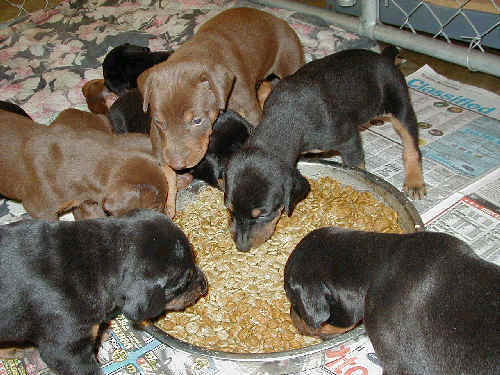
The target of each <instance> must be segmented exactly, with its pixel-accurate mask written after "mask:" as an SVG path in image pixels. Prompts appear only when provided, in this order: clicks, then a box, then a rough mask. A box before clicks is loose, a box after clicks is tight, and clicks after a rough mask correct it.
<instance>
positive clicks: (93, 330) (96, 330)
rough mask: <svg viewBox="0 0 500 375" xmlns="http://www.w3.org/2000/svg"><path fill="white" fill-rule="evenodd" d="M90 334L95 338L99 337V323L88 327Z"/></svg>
mask: <svg viewBox="0 0 500 375" xmlns="http://www.w3.org/2000/svg"><path fill="white" fill-rule="evenodd" d="M90 336H91V337H92V338H93V339H94V341H95V340H97V338H98V337H99V324H94V325H93V326H92V328H91V329H90Z"/></svg>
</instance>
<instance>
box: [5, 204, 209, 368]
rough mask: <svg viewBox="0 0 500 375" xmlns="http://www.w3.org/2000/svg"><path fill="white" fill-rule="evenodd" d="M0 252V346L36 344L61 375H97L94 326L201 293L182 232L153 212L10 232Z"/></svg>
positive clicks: (177, 304)
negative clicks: (0, 296) (117, 316)
mask: <svg viewBox="0 0 500 375" xmlns="http://www.w3.org/2000/svg"><path fill="white" fill-rule="evenodd" d="M0 247H1V249H2V251H1V252H0V294H1V295H2V296H3V297H4V298H3V301H2V304H1V306H0V315H1V316H2V319H1V320H0V341H1V342H2V344H4V345H12V344H25V343H27V344H31V345H35V346H36V347H37V348H38V350H39V352H40V356H41V358H42V359H43V360H44V361H45V363H46V364H47V365H48V366H49V367H50V368H52V369H53V370H56V371H58V373H59V374H65V375H95V374H101V370H100V368H99V364H98V363H97V360H96V356H95V353H96V348H97V345H98V344H99V343H98V342H96V338H97V332H98V327H99V325H100V324H102V323H105V322H108V321H109V320H110V319H112V318H113V317H115V316H116V315H117V314H120V313H123V314H124V315H125V316H127V317H128V318H129V319H131V320H132V321H134V322H138V323H140V322H143V321H144V320H149V319H154V318H156V317H158V316H160V315H161V314H162V313H163V312H164V311H165V310H179V309H184V308H185V307H187V306H189V305H191V304H193V303H195V301H196V300H197V299H198V298H199V297H200V296H201V295H203V294H205V293H206V291H207V281H206V279H205V275H204V274H203V272H202V271H201V270H200V269H199V268H198V267H197V266H196V265H195V262H194V254H193V250H192V247H191V245H190V243H189V242H188V240H187V238H186V236H185V235H184V233H183V232H182V231H181V230H180V229H179V228H178V227H177V226H176V225H175V224H174V223H173V222H172V221H171V220H170V218H168V217H167V216H166V215H163V214H161V213H158V212H155V211H152V210H134V211H130V212H129V213H127V214H125V215H123V216H120V217H113V218H105V219H91V220H82V221H75V222H68V221H59V222H48V221H43V220H27V221H21V222H17V223H13V224H7V225H3V226H0Z"/></svg>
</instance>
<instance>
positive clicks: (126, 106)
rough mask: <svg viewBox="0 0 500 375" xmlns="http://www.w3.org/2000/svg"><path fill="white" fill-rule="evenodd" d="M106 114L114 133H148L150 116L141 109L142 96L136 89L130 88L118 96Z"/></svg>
mask: <svg viewBox="0 0 500 375" xmlns="http://www.w3.org/2000/svg"><path fill="white" fill-rule="evenodd" d="M107 116H108V119H109V121H110V122H111V125H112V126H113V132H114V133H116V134H124V133H142V134H147V135H149V130H150V129H151V116H150V115H149V113H148V112H144V111H143V110H142V96H141V93H140V92H139V90H137V89H130V90H129V91H127V92H126V93H125V94H123V95H122V96H120V97H119V98H118V99H117V100H116V101H115V102H114V103H113V105H112V106H111V107H110V108H109V111H108V113H107Z"/></svg>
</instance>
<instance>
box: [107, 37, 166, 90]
mask: <svg viewBox="0 0 500 375" xmlns="http://www.w3.org/2000/svg"><path fill="white" fill-rule="evenodd" d="M170 54H171V52H167V51H159V52H151V50H150V49H149V48H148V47H141V46H136V45H133V44H130V43H125V44H121V45H119V46H117V47H115V48H113V49H112V50H111V51H110V52H109V53H108V54H107V55H106V57H105V58H104V61H103V63H102V72H103V75H104V81H105V84H106V87H107V88H108V89H110V90H111V91H113V92H114V93H115V94H118V95H120V96H121V95H124V94H125V93H126V92H127V90H129V89H133V88H137V77H139V75H140V74H141V73H142V72H144V71H145V70H146V69H149V68H151V67H152V66H154V65H156V64H159V63H161V62H162V61H165V60H167V59H168V57H169V56H170Z"/></svg>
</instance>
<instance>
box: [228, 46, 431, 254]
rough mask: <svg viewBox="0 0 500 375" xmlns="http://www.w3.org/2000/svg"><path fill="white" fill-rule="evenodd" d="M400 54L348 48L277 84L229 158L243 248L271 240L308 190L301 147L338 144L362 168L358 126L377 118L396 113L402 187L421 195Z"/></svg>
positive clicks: (235, 223)
mask: <svg viewBox="0 0 500 375" xmlns="http://www.w3.org/2000/svg"><path fill="white" fill-rule="evenodd" d="M396 54H397V50H396V49H395V48H394V47H389V48H387V49H385V50H384V52H383V53H382V55H379V54H377V53H374V52H371V51H367V50H346V51H342V52H339V53H336V54H333V55H330V56H327V57H325V58H323V59H319V60H315V61H312V62H310V63H308V64H306V65H304V66H303V67H302V68H300V69H299V70H298V71H297V72H296V73H295V74H292V75H291V76H288V77H285V78H284V79H282V80H281V81H280V82H278V83H277V84H276V86H275V87H274V88H273V90H272V92H271V94H270V95H269V97H268V98H267V100H266V102H265V105H264V112H263V118H262V121H261V123H260V124H259V126H258V127H257V128H256V130H255V133H254V134H253V135H252V136H251V137H250V138H249V140H248V142H247V144H246V145H245V146H244V147H243V149H242V150H241V152H239V153H236V154H235V155H234V156H233V157H232V158H231V159H230V161H229V164H228V170H227V173H226V189H225V192H226V196H225V203H226V206H227V207H228V208H229V209H230V211H231V212H232V231H233V238H234V240H235V242H236V246H237V247H238V249H239V250H241V251H247V250H248V249H250V248H251V247H254V246H258V245H260V244H261V243H262V242H263V241H265V240H266V239H268V238H269V237H270V235H272V233H273V232H274V225H275V223H276V222H277V221H278V218H279V216H280V215H281V212H282V210H283V208H285V210H286V211H287V213H288V214H289V215H290V214H291V212H292V211H293V207H294V206H295V203H296V202H298V201H299V200H300V199H302V198H303V197H305V195H306V194H307V192H308V189H309V187H308V183H307V181H305V179H304V178H303V177H302V176H301V175H300V173H299V172H298V170H297V168H296V164H297V161H298V159H299V157H300V156H301V155H302V154H304V153H316V152H326V151H332V150H335V151H338V152H340V155H341V156H342V160H343V162H344V164H346V165H349V166H356V167H364V165H365V161H364V152H363V148H362V145H361V137H360V133H359V126H360V125H362V124H364V123H366V122H367V121H369V120H370V119H372V118H374V117H379V116H381V115H387V114H391V117H390V119H391V121H392V124H393V126H394V129H396V131H397V132H398V133H399V135H400V137H401V139H402V141H403V146H404V150H403V161H404V166H405V169H406V179H405V183H404V190H406V191H407V192H408V194H409V195H410V196H411V197H413V198H422V197H423V195H424V194H425V184H424V180H423V176H422V168H421V157H420V151H419V148H418V128H417V121H416V117H415V112H414V110H413V108H412V106H411V103H410V98H409V93H408V87H407V85H406V81H405V78H404V76H403V75H402V74H401V72H400V71H399V70H398V69H397V68H396V67H395V65H394V57H395V55H396Z"/></svg>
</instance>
